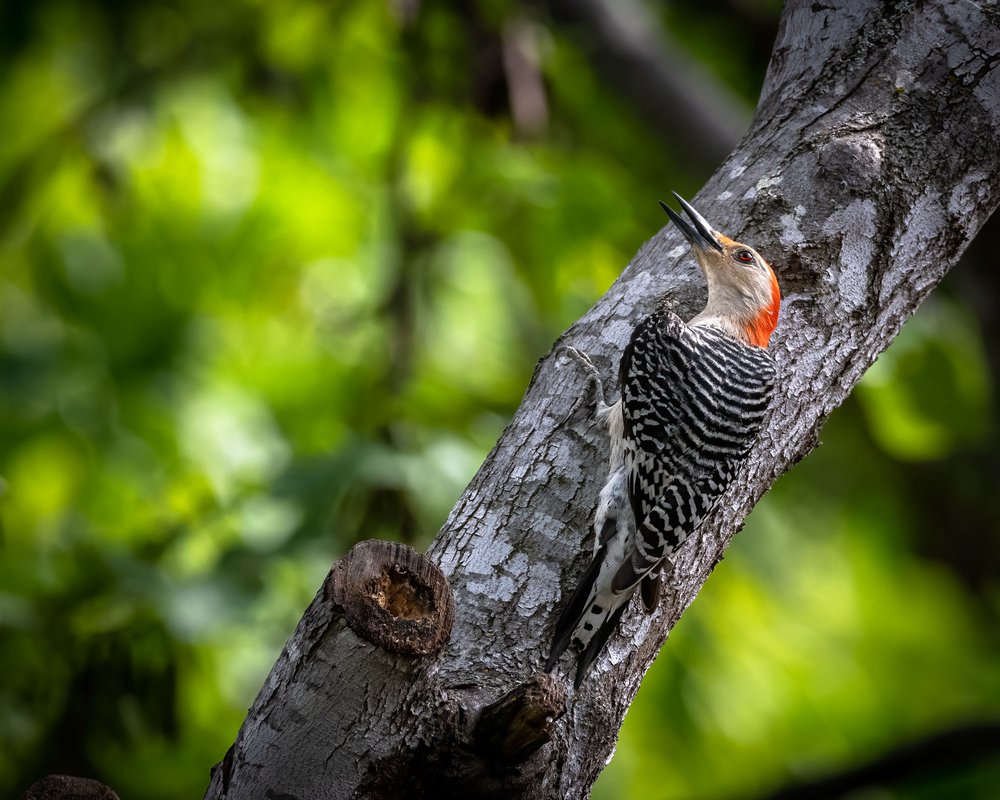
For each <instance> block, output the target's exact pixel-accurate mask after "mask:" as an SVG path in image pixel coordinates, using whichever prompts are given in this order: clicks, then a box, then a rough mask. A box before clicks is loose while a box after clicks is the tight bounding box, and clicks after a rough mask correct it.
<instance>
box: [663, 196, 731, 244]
mask: <svg viewBox="0 0 1000 800" xmlns="http://www.w3.org/2000/svg"><path fill="white" fill-rule="evenodd" d="M671 194H672V195H673V196H674V197H676V198H677V202H678V203H680V204H681V208H683V209H684V211H685V212H686V213H687V215H688V216H689V217H691V222H688V221H687V220H686V219H684V217H682V216H681V215H680V214H678V213H677V212H676V211H674V210H673V209H672V208H670V206H668V205H667V204H666V203H664V202H663V201H662V200H661V201H660V206H661V207H662V208H663V210H664V211H666V212H667V216H668V217H670V219H671V220H673V223H674V225H676V226H677V227H678V228H680V229H681V233H683V234H684V238H685V239H687V240H688V241H689V242H690V243H691V246H692V247H697V248H698V249H699V250H707V249H708V248H709V247H712V248H714V249H716V250H718V251H719V252H720V253H721V252H722V250H723V247H722V242H720V241H719V240H718V238H717V237H716V235H715V231H713V230H712V226H711V225H709V224H708V220H706V219H705V218H704V217H703V216H702V215H701V214H699V213H698V212H697V211H695V210H694V209H693V208H692V207H691V204H690V203H689V202H688V201H687V200H685V199H684V198H683V197H681V196H680V195H679V194H677V192H671Z"/></svg>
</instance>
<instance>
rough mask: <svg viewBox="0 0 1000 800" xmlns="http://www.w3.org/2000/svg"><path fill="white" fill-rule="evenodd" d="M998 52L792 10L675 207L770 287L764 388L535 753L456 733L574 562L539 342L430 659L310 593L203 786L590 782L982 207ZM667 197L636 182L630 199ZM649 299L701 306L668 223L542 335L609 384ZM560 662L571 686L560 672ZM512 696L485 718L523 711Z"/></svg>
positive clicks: (551, 609)
mask: <svg viewBox="0 0 1000 800" xmlns="http://www.w3.org/2000/svg"><path fill="white" fill-rule="evenodd" d="M998 53H1000V23H998V17H997V11H996V7H995V5H993V4H992V3H978V4H977V3H972V2H968V1H967V0H950V1H948V0H945V1H942V2H897V3H888V4H886V3H882V2H874V1H873V0H867V1H866V0H846V1H842V2H826V3H823V4H820V3H813V2H805V0H792V2H789V3H788V5H787V7H786V8H785V11H784V15H783V17H782V21H781V27H780V30H779V33H778V38H777V42H776V45H775V49H774V53H773V56H772V60H771V64H770V67H769V70H768V74H767V78H766V81H765V85H764V88H763V93H762V95H761V99H760V104H759V107H758V109H757V113H756V116H755V118H754V121H753V123H752V125H751V128H750V131H749V132H748V134H747V135H746V137H745V138H744V139H743V141H742V143H741V144H740V145H739V146H738V147H737V149H736V150H735V151H734V152H733V153H732V154H731V155H730V157H729V158H728V159H727V160H726V162H725V163H724V164H723V166H722V167H721V168H720V169H719V170H718V171H717V172H716V174H715V175H714V176H713V177H712V178H711V179H710V180H709V182H708V183H707V184H706V186H705V187H704V188H703V190H702V191H701V192H700V193H699V195H698V197H697V198H696V199H695V200H696V202H695V205H696V207H697V208H698V209H699V210H701V211H702V212H703V213H704V214H705V215H706V216H707V217H708V218H709V219H710V220H711V221H712V222H713V224H714V225H715V226H716V227H717V228H719V229H720V230H722V231H724V232H726V233H728V234H729V235H731V236H734V237H735V238H738V239H741V240H744V241H747V242H750V243H752V244H753V245H754V246H756V247H757V248H758V249H759V250H760V251H761V252H762V253H763V254H764V255H765V257H768V258H769V259H770V260H771V262H772V264H773V265H774V267H775V271H776V272H777V274H778V277H779V280H780V281H781V284H782V288H783V291H784V296H785V300H784V305H783V308H782V315H781V322H780V325H779V327H778V331H777V334H776V337H775V339H774V340H773V343H772V348H773V352H774V354H775V356H776V358H777V360H778V362H779V365H780V379H779V386H778V389H777V396H776V398H775V401H774V403H773V404H772V407H771V410H770V414H769V418H768V421H767V423H766V425H765V429H764V431H763V434H762V435H761V437H760V440H759V442H758V444H757V446H756V447H755V448H754V450H753V452H752V454H751V457H750V459H749V461H748V463H747V464H746V466H745V468H744V469H743V470H742V474H741V476H740V478H739V479H738V480H737V481H736V482H735V484H734V485H733V487H732V488H731V489H730V490H729V492H728V493H727V495H726V497H725V500H724V502H723V503H722V504H721V507H720V509H719V510H718V511H717V512H716V513H715V514H713V516H712V517H711V518H710V519H709V520H708V522H707V523H706V524H705V526H704V527H703V530H702V533H701V534H700V535H699V536H697V537H695V538H694V539H693V540H691V541H689V542H688V543H687V544H686V545H685V546H684V548H683V549H682V550H681V551H680V553H679V554H678V556H677V558H676V566H675V568H674V570H673V572H672V574H671V575H670V576H668V578H667V581H666V585H665V587H664V596H663V598H662V601H661V604H660V608H659V610H658V611H657V612H656V613H655V614H653V615H652V616H646V615H645V614H643V613H642V612H641V611H640V610H639V608H638V604H637V603H634V604H633V607H632V609H630V610H629V611H628V612H627V613H626V614H625V616H624V618H623V621H622V625H621V628H620V630H619V632H618V633H617V634H616V635H615V636H613V637H612V639H611V641H610V642H609V645H608V647H607V649H606V650H605V652H604V653H603V654H602V656H601V657H600V658H599V660H598V661H597V663H596V664H595V667H594V669H593V671H592V673H591V675H590V676H589V679H588V680H587V681H586V682H585V683H584V685H583V686H582V687H581V689H580V690H579V691H578V692H576V693H575V694H574V693H573V692H572V690H571V689H570V690H569V697H568V700H566V713H565V715H564V716H563V717H562V718H561V719H559V720H558V721H556V722H555V724H554V725H551V726H550V729H551V731H552V735H553V738H552V741H551V742H549V743H548V744H544V745H543V746H541V747H540V748H538V749H535V750H534V751H533V754H532V755H530V757H529V758H528V759H527V760H526V761H523V762H522V763H520V764H515V765H513V766H512V765H510V763H509V760H508V761H505V760H504V759H503V758H499V757H498V758H493V757H492V756H491V754H490V753H489V752H487V751H484V749H483V747H482V746H477V744H476V743H477V742H483V741H499V740H501V739H502V738H503V737H502V736H493V737H491V736H488V735H476V722H477V718H478V715H479V713H480V711H481V710H482V709H483V708H484V707H486V706H489V705H491V704H494V703H496V702H497V701H498V700H500V699H501V698H503V696H504V695H507V693H509V692H512V690H515V689H516V688H517V687H518V686H519V685H520V684H523V683H525V682H526V681H527V680H528V679H529V678H531V676H532V675H534V674H535V673H537V672H538V671H539V668H540V664H541V662H542V661H543V659H544V656H545V654H546V651H547V647H548V644H549V640H550V637H551V634H552V626H553V624H554V620H555V617H556V615H557V614H558V612H559V610H560V608H561V605H562V603H563V602H565V600H566V598H567V597H568V593H569V592H570V591H571V590H572V588H573V585H574V582H575V581H576V579H577V578H578V577H579V575H580V573H581V571H582V570H583V568H584V565H585V563H586V561H587V559H588V557H589V553H590V531H589V526H590V519H591V515H592V512H593V509H594V506H595V502H596V498H597V494H598V492H599V490H600V488H601V484H602V480H603V478H604V477H605V464H606V457H607V445H606V442H605V441H604V439H603V437H602V435H601V433H600V431H599V430H598V428H597V427H596V426H595V425H594V424H593V423H592V418H591V412H592V409H591V406H590V403H589V398H588V397H587V396H586V392H585V386H586V383H585V376H584V374H583V373H582V372H581V371H580V370H579V369H578V368H577V367H576V366H574V365H573V364H572V363H571V362H568V361H566V360H565V359H560V358H559V357H557V355H556V352H557V348H553V351H552V352H551V353H550V354H549V355H548V356H546V357H545V358H543V359H542V360H541V361H540V362H539V364H538V367H537V369H536V371H535V374H534V376H533V378H532V381H531V384H530V386H529V387H528V390H527V393H526V395H525V397H524V400H523V402H522V404H521V407H520V409H519V410H518V412H517V414H516V415H515V417H514V419H513V421H512V422H511V423H510V425H509V427H508V428H507V430H506V431H505V432H504V434H503V436H502V437H501V438H500V440H499V441H498V442H497V444H496V446H495V447H494V449H493V451H492V452H491V453H490V455H489V457H488V458H487V460H486V462H485V463H484V464H483V466H482V468H481V469H480V470H479V472H478V474H477V475H476V476H475V478H474V479H473V481H472V483H471V484H470V485H469V487H468V488H467V489H466V491H465V493H464V494H463V496H462V497H461V499H460V500H459V502H458V504H457V505H456V506H455V508H454V510H453V511H452V513H451V515H450V516H449V518H448V520H447V522H446V523H445V525H444V527H443V528H442V529H441V531H440V533H439V534H438V536H437V537H436V538H435V540H434V542H433V544H432V545H431V547H430V549H429V551H428V554H427V555H428V558H429V559H430V561H432V562H434V563H435V564H437V565H438V566H439V567H440V569H441V571H442V572H443V573H444V574H445V575H446V576H447V578H448V581H449V582H450V585H451V590H452V593H453V599H454V612H455V613H454V625H453V629H452V632H451V635H450V639H449V641H448V642H447V644H445V646H444V648H443V649H442V650H441V651H440V652H439V653H438V654H437V655H435V656H432V657H412V656H404V655H398V654H397V655H392V654H390V653H388V652H387V651H385V650H383V649H381V648H379V647H378V646H376V645H374V644H370V643H369V642H367V641H364V640H363V639H361V638H359V637H358V636H357V635H355V634H354V632H353V631H352V630H351V629H349V627H348V626H347V623H346V622H345V617H344V615H343V614H342V613H341V612H340V610H339V608H338V607H337V606H336V605H335V604H334V603H333V601H332V600H331V599H329V593H328V592H324V591H321V592H320V594H319V595H318V596H317V598H316V600H315V601H314V602H313V604H312V605H311V606H310V607H309V609H308V610H307V612H306V614H305V616H304V618H303V619H302V621H301V622H300V624H299V626H298V629H297V630H296V631H295V633H294V635H293V636H292V637H291V639H290V640H289V641H288V643H287V645H286V647H285V649H284V651H283V652H282V654H281V656H280V658H279V660H278V662H277V663H276V664H275V666H274V668H273V670H272V672H271V675H270V677H269V678H268V679H267V682H266V684H265V685H264V687H263V689H262V690H261V692H260V695H259V696H258V698H257V700H256V702H255V703H254V705H253V707H252V708H251V710H250V713H249V715H248V717H247V719H246V722H245V723H244V725H243V727H242V729H241V731H240V733H239V736H238V738H237V740H236V743H235V745H234V746H233V748H232V749H231V751H230V753H229V754H228V755H227V757H226V761H225V762H224V763H223V764H222V765H220V767H219V768H218V769H216V770H215V772H214V773H213V778H212V783H211V786H210V787H209V790H208V794H207V797H210V798H231V799H232V800H235V799H237V798H240V799H243V798H245V799H246V800H251V798H252V799H253V800H256V799H257V798H264V797H284V798H303V800H306V799H307V798H319V797H332V798H349V797H375V798H379V797H423V796H426V797H447V796H461V797H494V796H495V797H525V798H556V797H562V798H579V797H585V796H587V795H588V794H589V791H590V787H591V785H592V784H593V782H594V780H595V779H596V778H597V775H598V774H599V773H600V771H601V769H602V768H603V766H604V765H605V763H606V762H607V761H608V759H609V758H610V756H611V754H612V752H613V749H614V745H615V741H616V737H617V733H618V729H619V726H620V725H621V722H622V719H623V717H624V715H625V711H626V709H627V708H628V705H629V703H630V702H631V700H632V698H633V697H634V695H635V692H636V690H637V689H638V687H639V682H640V680H641V679H642V676H643V674H644V672H645V670H646V668H647V667H648V666H649V664H650V663H651V661H652V659H653V657H654V656H655V655H656V653H657V652H658V650H659V649H660V647H661V645H662V644H663V643H664V641H665V639H666V637H667V633H668V631H669V630H670V628H671V627H672V626H673V624H674V623H675V622H676V621H677V619H678V617H679V616H680V615H681V613H682V612H683V610H684V609H685V608H686V607H687V606H688V604H689V603H690V602H691V601H692V599H693V598H694V596H695V594H696V593H697V591H698V589H699V588H700V587H701V585H702V583H703V582H704V581H705V579H706V578H707V577H708V575H709V573H710V572H711V571H712V568H713V567H714V565H715V564H716V563H717V562H718V561H719V559H720V558H721V557H722V555H723V552H724V550H725V548H726V546H727V545H728V543H729V541H730V540H731V538H732V536H733V535H734V534H735V532H736V531H737V530H738V528H739V526H740V523H741V521H742V520H743V518H744V516H745V515H746V514H747V513H748V512H749V510H750V509H751V508H752V506H753V505H754V504H755V503H756V502H757V500H758V499H759V498H760V497H761V495H763V494H764V492H765V491H767V489H768V488H769V487H770V486H771V484H772V483H773V482H774V481H775V480H776V479H777V478H778V477H779V476H780V475H781V474H782V473H784V472H785V471H786V470H788V469H789V468H790V467H791V466H792V465H793V464H794V463H795V462H797V461H798V460H799V459H801V458H802V457H804V456H805V455H806V454H807V453H809V451H810V450H812V449H813V448H814V447H815V446H816V443H817V431H818V430H819V427H820V425H821V424H822V422H823V421H824V420H825V418H826V417H827V415H828V414H829V413H830V411H831V410H832V409H833V408H834V407H836V406H837V405H838V404H839V403H840V402H841V401H842V400H843V399H844V398H845V396H846V395H847V393H848V392H849V391H850V390H851V388H852V387H853V386H854V384H855V383H856V382H857V381H858V379H859V378H860V377H861V375H862V373H863V372H864V371H865V369H866V368H867V367H868V366H869V365H870V364H871V363H872V361H873V360H874V359H875V358H876V356H877V355H878V354H879V353H880V352H881V351H882V350H883V349H884V348H885V347H886V346H888V344H889V343H890V342H891V341H892V339H893V337H894V336H895V335H896V333H897V332H898V330H899V328H900V326H901V325H902V324H903V322H904V321H905V320H906V318H907V317H908V316H909V315H910V314H912V313H913V311H914V310H915V309H916V307H917V306H918V304H919V303H920V302H921V300H922V299H923V298H924V297H925V296H926V295H927V294H928V293H929V292H930V291H931V289H932V288H933V287H934V286H935V285H936V284H937V282H938V281H939V280H940V279H941V277H942V276H943V275H944V274H945V272H946V271H947V270H948V269H949V267H951V266H952V265H953V264H954V263H955V261H956V260H957V259H958V257H959V255H960V254H961V253H962V251H963V250H964V249H965V247H966V245H967V244H968V243H969V241H970V239H971V238H972V237H973V236H974V235H975V233H976V231H977V230H978V229H979V228H980V226H981V225H982V224H983V222H984V221H985V220H986V218H987V217H988V216H989V214H990V213H991V212H992V211H993V209H994V208H995V207H996V206H997V204H998V201H1000V178H998V175H1000V69H998V61H1000V56H998ZM669 189H670V187H650V197H649V198H648V199H649V202H653V201H654V200H655V199H656V198H657V197H660V196H666V195H667V192H668V191H669ZM628 202H629V203H631V202H635V200H634V199H632V200H629V201H628ZM609 213H628V207H627V204H625V205H623V208H621V209H617V210H616V209H609ZM663 292H666V293H667V294H668V295H669V296H670V297H671V298H672V299H673V301H674V303H675V305H676V309H677V311H678V313H680V314H681V315H690V314H692V313H693V312H695V311H696V310H697V309H698V308H699V307H700V304H701V303H703V302H704V288H703V284H702V280H701V277H700V275H699V273H698V271H697V268H696V267H695V265H694V263H693V261H692V259H691V257H690V255H689V252H688V248H687V246H686V245H685V244H684V243H683V240H682V238H681V236H680V234H679V233H678V232H677V231H675V230H673V229H671V228H669V227H667V228H665V229H663V230H661V231H660V232H659V233H658V234H656V235H655V236H654V237H653V238H652V239H651V240H650V241H648V242H647V243H646V244H645V245H644V246H643V247H642V249H641V250H640V251H639V253H638V254H637V255H636V257H635V258H634V259H633V261H632V262H631V263H630V264H629V265H628V267H627V268H626V269H625V271H624V272H623V273H622V276H621V277H620V278H619V280H618V281H617V282H616V283H615V284H614V286H613V287H612V288H611V289H610V290H609V292H608V293H607V294H606V295H605V296H604V297H603V298H602V299H601V300H600V302H599V303H598V304H597V305H596V306H594V308H592V309H591V310H590V311H589V312H588V313H587V314H586V315H585V316H584V317H583V318H582V319H581V320H580V321H579V322H577V323H576V324H575V325H573V326H572V327H571V328H570V329H569V330H568V331H567V332H566V333H565V334H564V336H563V337H562V338H561V339H560V341H559V342H558V343H557V345H569V344H572V345H573V346H576V347H578V348H580V349H582V350H584V351H586V352H588V353H590V354H591V355H592V356H593V358H594V360H595V362H596V363H597V365H598V366H599V367H600V368H601V370H602V372H603V374H604V375H605V376H607V380H608V381H609V382H610V383H612V384H613V380H612V378H611V376H612V375H613V373H614V371H615V369H616V366H617V362H618V358H619V354H620V353H621V351H622V348H623V347H624V345H625V343H626V341H627V339H628V337H629V334H630V331H631V329H632V326H633V324H634V323H635V321H636V320H637V319H638V318H639V317H640V315H642V314H643V313H645V312H646V311H648V310H649V309H650V308H651V306H652V304H653V302H654V298H655V297H656V296H657V295H658V294H660V293H663ZM608 388H609V389H611V391H612V392H613V391H614V387H613V385H612V386H609V387H608ZM789 613H794V612H793V611H791V610H790V612H789ZM559 669H561V670H565V672H563V673H557V677H560V678H561V679H562V680H563V681H564V682H565V683H567V684H568V683H569V682H570V681H571V672H572V664H571V662H570V660H569V659H567V658H564V659H563V661H562V663H561V665H560V668H559ZM538 686H540V687H541V688H540V689H537V691H535V692H534V694H536V695H537V694H539V693H540V692H541V690H542V689H544V690H545V691H547V692H548V696H549V697H550V698H551V697H555V698H556V702H561V700H560V699H559V693H558V692H553V691H552V687H551V686H550V685H548V684H545V683H544V682H542V683H541V684H538ZM536 688H537V687H536ZM531 694H532V692H530V691H528V690H527V689H526V690H525V691H523V692H521V695H523V696H525V697H526V696H529V695H531ZM516 695H517V692H515V693H514V695H512V696H516ZM508 701H509V698H505V699H504V703H500V704H499V705H498V706H495V707H494V711H493V712H491V715H489V716H490V717H491V718H493V717H496V718H501V717H502V718H505V719H511V718H513V717H515V716H517V717H518V719H520V720H521V721H522V722H523V721H524V720H530V719H531V714H527V713H525V714H516V713H514V712H510V711H509V709H507V707H506V703H507V702H508ZM481 733H482V732H481V731H480V734H481ZM513 749H516V748H512V751H513ZM681 768H683V767H682V765H678V769H681Z"/></svg>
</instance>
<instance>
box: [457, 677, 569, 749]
mask: <svg viewBox="0 0 1000 800" xmlns="http://www.w3.org/2000/svg"><path fill="white" fill-rule="evenodd" d="M565 710H566V687H565V686H564V685H563V683H562V682H561V681H559V680H556V679H555V678H553V677H552V676H551V675H549V674H548V673H546V672H540V673H538V674H537V675H533V676H532V677H530V678H528V680H526V681H525V682H524V683H522V684H521V685H520V686H517V687H516V688H514V689H513V690H511V691H509V692H507V694H505V695H504V696H503V697H501V698H500V699H499V700H497V701H496V702H495V703H492V704H490V705H488V706H486V707H485V708H484V709H483V710H482V711H481V712H480V714H479V719H478V720H477V722H476V730H475V746H476V751H477V752H478V753H479V755H481V756H482V757H483V758H486V759H489V760H490V761H496V762H498V763H501V764H520V763H521V762H523V761H527V760H528V758H530V757H531V755H532V754H533V753H534V752H535V751H536V750H538V748H540V747H541V746H542V745H543V744H546V743H547V742H548V741H550V740H551V739H552V733H553V730H554V729H555V721H556V720H557V719H559V717H561V716H562V715H563V712H564V711H565Z"/></svg>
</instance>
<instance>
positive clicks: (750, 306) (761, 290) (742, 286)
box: [660, 192, 781, 347]
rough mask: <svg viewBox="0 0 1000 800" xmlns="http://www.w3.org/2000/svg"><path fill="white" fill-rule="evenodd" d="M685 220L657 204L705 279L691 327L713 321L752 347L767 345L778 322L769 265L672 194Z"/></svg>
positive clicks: (777, 298)
mask: <svg viewBox="0 0 1000 800" xmlns="http://www.w3.org/2000/svg"><path fill="white" fill-rule="evenodd" d="M673 195H674V197H676V198H677V202H679V203H680V204H681V208H683V209H684V211H685V212H686V213H687V215H688V217H690V218H691V221H690V222H688V221H687V220H686V219H684V217H682V216H681V215H680V214H677V213H676V212H675V211H673V209H671V208H670V207H669V206H667V204H666V203H664V202H662V201H661V202H660V205H661V206H663V210H664V211H666V212H667V216H669V217H670V219H671V220H673V223H674V224H675V225H676V226H677V227H678V228H680V230H681V233H683V234H684V238H685V239H687V240H688V242H689V243H690V244H691V249H692V250H694V255H695V258H697V259H698V264H700V265H701V269H702V272H704V273H705V280H706V281H707V282H708V303H707V304H706V305H705V310H704V311H702V312H701V313H700V314H698V315H697V316H696V317H695V318H694V319H692V320H691V322H690V324H691V325H715V326H717V327H719V328H722V329H723V330H724V331H725V332H726V333H728V334H729V335H730V336H733V337H734V338H736V339H739V340H741V341H743V342H746V343H747V344H751V345H755V346H756V347H767V344H768V342H769V341H770V339H771V334H772V333H773V332H774V329H775V327H776V326H777V324H778V311H779V309H780V306H781V292H780V290H779V289H778V280H777V278H775V276H774V272H773V270H772V269H771V267H770V265H769V264H768V263H767V262H766V261H765V260H764V259H763V258H761V257H760V255H759V254H758V253H757V251H756V250H754V249H753V248H752V247H749V246H748V245H745V244H740V243H739V242H734V241H733V240H732V239H730V238H729V237H728V236H724V235H723V234H721V233H719V232H718V231H716V230H714V229H713V228H712V226H711V225H709V224H708V222H707V221H706V220H705V218H704V217H703V216H702V215H701V214H699V213H698V212H697V211H695V210H694V209H693V208H692V207H691V205H690V204H689V203H688V202H687V201H686V200H685V199H684V198H683V197H681V196H680V195H679V194H677V192H673Z"/></svg>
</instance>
